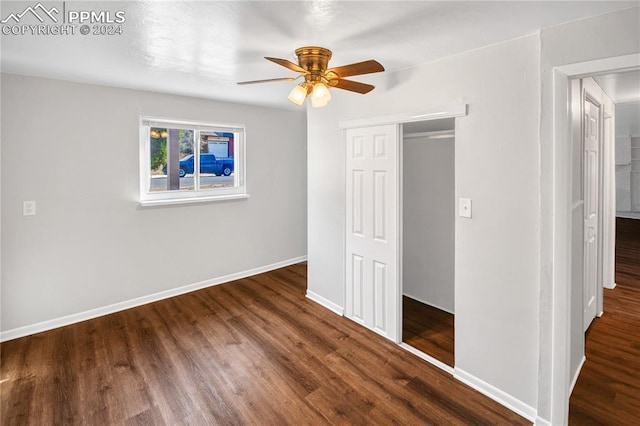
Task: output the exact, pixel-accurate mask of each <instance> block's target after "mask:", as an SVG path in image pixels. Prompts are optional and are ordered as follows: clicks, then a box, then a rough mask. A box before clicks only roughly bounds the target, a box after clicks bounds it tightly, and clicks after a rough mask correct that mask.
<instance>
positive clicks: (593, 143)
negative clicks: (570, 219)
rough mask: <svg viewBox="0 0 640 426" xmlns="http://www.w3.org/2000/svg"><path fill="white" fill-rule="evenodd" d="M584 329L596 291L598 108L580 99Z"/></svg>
mask: <svg viewBox="0 0 640 426" xmlns="http://www.w3.org/2000/svg"><path fill="white" fill-rule="evenodd" d="M583 125H584V131H583V135H584V145H583V146H584V159H583V161H584V163H583V164H584V165H583V167H584V188H583V190H584V289H583V291H584V293H583V296H584V301H583V302H584V305H583V306H584V329H585V330H586V329H587V328H589V325H590V324H591V322H592V321H593V319H594V318H595V317H596V308H597V303H596V292H597V291H598V244H599V242H598V239H599V238H600V236H599V235H598V210H599V196H600V195H599V194H600V188H599V173H600V172H599V164H600V158H599V146H600V108H599V107H598V106H596V105H594V104H593V103H592V102H590V101H589V100H587V99H585V100H584V123H583Z"/></svg>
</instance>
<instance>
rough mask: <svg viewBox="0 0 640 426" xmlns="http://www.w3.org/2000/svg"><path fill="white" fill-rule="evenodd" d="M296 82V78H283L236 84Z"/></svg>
mask: <svg viewBox="0 0 640 426" xmlns="http://www.w3.org/2000/svg"><path fill="white" fill-rule="evenodd" d="M293 80H296V78H294V77H282V78H267V79H266V80H250V81H239V82H238V83H236V84H240V85H242V84H256V83H270V82H272V81H293Z"/></svg>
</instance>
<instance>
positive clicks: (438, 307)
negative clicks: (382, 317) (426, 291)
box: [402, 293, 455, 315]
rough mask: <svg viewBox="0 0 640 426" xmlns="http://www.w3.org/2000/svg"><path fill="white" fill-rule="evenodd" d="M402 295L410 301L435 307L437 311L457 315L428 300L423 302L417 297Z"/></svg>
mask: <svg viewBox="0 0 640 426" xmlns="http://www.w3.org/2000/svg"><path fill="white" fill-rule="evenodd" d="M402 295H403V296H407V297H408V298H409V299H413V300H415V301H416V302H420V303H422V304H423V305H429V306H432V307H434V308H436V309H440V310H441V311H443V312H446V313H448V314H451V315H455V314H454V313H453V311H451V310H449V309H445V308H443V307H442V306H438V305H436V304H435V303H431V302H427V301H426V300H422V299H420V298H419V297H415V296H412V295H410V294H407V293H403V294H402Z"/></svg>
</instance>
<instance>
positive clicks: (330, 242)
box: [307, 35, 540, 411]
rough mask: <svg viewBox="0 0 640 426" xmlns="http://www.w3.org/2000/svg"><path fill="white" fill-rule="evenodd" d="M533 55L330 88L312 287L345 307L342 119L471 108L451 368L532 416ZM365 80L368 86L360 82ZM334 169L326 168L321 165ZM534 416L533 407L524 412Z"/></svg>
mask: <svg viewBox="0 0 640 426" xmlns="http://www.w3.org/2000/svg"><path fill="white" fill-rule="evenodd" d="M539 55H540V44H539V38H538V37H537V36H536V35H533V36H529V37H524V38H521V39H517V40H513V41H510V42H506V43H502V44H498V45H494V46H491V47H488V48H485V49H479V50H476V51H472V52H468V53H464V54H460V55H456V56H452V57H449V58H445V59H443V60H440V61H436V62H432V63H428V64H425V65H423V66H419V67H415V68H410V69H405V70H402V71H400V72H397V73H389V74H383V75H380V76H370V77H368V78H366V81H372V82H374V83H375V84H376V85H377V88H376V90H374V91H373V92H371V93H370V94H367V95H366V96H360V95H356V94H352V93H345V92H341V91H339V90H335V91H333V94H334V95H333V99H332V101H331V103H330V104H329V107H327V108H322V109H309V110H308V116H307V120H308V130H307V134H308V158H309V164H308V172H309V186H308V199H309V204H308V206H309V207H308V208H309V218H308V220H309V236H308V238H309V282H308V287H309V290H310V291H311V292H313V293H314V294H317V295H319V296H321V297H323V298H325V299H327V300H328V301H330V302H332V303H334V304H336V305H338V306H343V303H344V223H345V218H344V216H345V199H344V198H345V190H344V187H345V180H344V142H343V139H342V134H341V132H340V131H339V129H338V121H339V120H348V119H355V118H365V117H375V116H381V115H389V114H394V113H399V112H406V113H411V112H420V111H424V110H426V109H431V108H434V107H438V106H447V105H455V104H464V103H467V104H469V114H468V116H467V117H463V118H459V119H456V132H455V134H456V159H455V170H456V173H455V181H456V198H457V197H469V198H472V199H473V207H474V211H473V214H474V217H473V219H471V220H469V219H461V218H456V241H455V247H456V248H455V281H456V289H455V295H456V298H455V313H456V353H455V358H456V369H457V370H458V371H464V372H467V373H469V374H470V375H472V376H474V377H475V378H477V379H479V380H480V381H484V382H485V383H488V384H490V385H492V386H494V387H495V388H497V389H499V390H501V391H502V392H505V393H506V394H509V395H510V396H511V397H513V398H514V400H515V401H516V403H517V404H519V405H520V406H521V407H524V408H525V409H527V408H531V407H535V406H536V400H537V368H538V304H537V300H538V296H539V294H538V285H539V271H540V268H539V256H540V246H539V226H540V222H539V203H540V200H539V192H540V187H539V170H540V165H539V134H538V125H539V87H540V80H539V70H540V64H539ZM363 80H365V79H364V78H363ZM328 164H331V165H332V166H331V167H328V166H327V165H328ZM527 411H530V410H527Z"/></svg>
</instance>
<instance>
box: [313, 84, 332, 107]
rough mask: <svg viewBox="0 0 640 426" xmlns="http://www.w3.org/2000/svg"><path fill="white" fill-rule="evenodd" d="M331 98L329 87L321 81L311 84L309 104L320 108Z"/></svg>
mask: <svg viewBox="0 0 640 426" xmlns="http://www.w3.org/2000/svg"><path fill="white" fill-rule="evenodd" d="M330 100H331V93H330V92H329V88H328V87H327V86H325V85H324V84H323V83H316V84H314V85H313V91H312V92H311V106H312V107H314V108H320V107H323V106H325V105H326V104H327V103H329V101H330Z"/></svg>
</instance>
